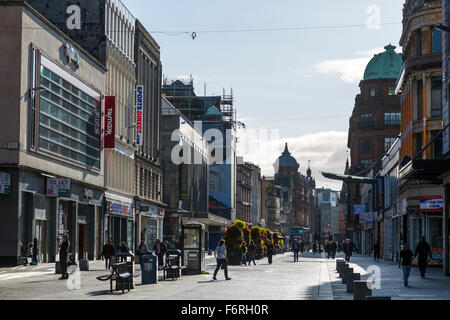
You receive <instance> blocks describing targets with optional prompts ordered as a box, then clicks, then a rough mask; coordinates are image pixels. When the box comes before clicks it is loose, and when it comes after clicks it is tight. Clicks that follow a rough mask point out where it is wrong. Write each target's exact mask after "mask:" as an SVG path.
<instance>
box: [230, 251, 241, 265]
mask: <svg viewBox="0 0 450 320" xmlns="http://www.w3.org/2000/svg"><path fill="white" fill-rule="evenodd" d="M241 257H242V254H241V251H240V250H233V251H230V252H229V253H228V255H227V258H228V265H230V266H239V265H240V264H241Z"/></svg>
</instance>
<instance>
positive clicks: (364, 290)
mask: <svg viewBox="0 0 450 320" xmlns="http://www.w3.org/2000/svg"><path fill="white" fill-rule="evenodd" d="M368 296H372V281H368V280H353V300H366V297H368Z"/></svg>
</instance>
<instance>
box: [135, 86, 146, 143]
mask: <svg viewBox="0 0 450 320" xmlns="http://www.w3.org/2000/svg"><path fill="white" fill-rule="evenodd" d="M143 117H144V86H142V85H139V86H137V87H136V145H137V146H142V138H143V134H144V129H143V127H144V120H143V119H144V118H143Z"/></svg>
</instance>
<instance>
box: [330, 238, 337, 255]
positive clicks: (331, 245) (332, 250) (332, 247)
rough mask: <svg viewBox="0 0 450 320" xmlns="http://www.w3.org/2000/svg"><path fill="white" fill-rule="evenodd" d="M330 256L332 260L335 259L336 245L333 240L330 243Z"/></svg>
mask: <svg viewBox="0 0 450 320" xmlns="http://www.w3.org/2000/svg"><path fill="white" fill-rule="evenodd" d="M330 249H331V256H332V258H333V259H334V258H335V257H336V250H337V244H336V242H335V241H334V240H332V241H331V244H330Z"/></svg>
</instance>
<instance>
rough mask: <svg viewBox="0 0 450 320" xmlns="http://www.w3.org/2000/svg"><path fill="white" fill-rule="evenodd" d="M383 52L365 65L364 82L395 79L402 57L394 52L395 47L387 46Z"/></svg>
mask: <svg viewBox="0 0 450 320" xmlns="http://www.w3.org/2000/svg"><path fill="white" fill-rule="evenodd" d="M384 49H385V50H386V51H385V52H382V53H379V54H376V55H375V56H374V57H373V58H372V60H370V62H369V63H368V64H367V67H366V70H365V71H364V80H373V79H393V78H395V79H396V78H397V77H398V74H399V72H400V69H401V68H402V64H403V61H402V55H401V54H400V53H396V52H395V46H392V45H387V46H386V47H384Z"/></svg>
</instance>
